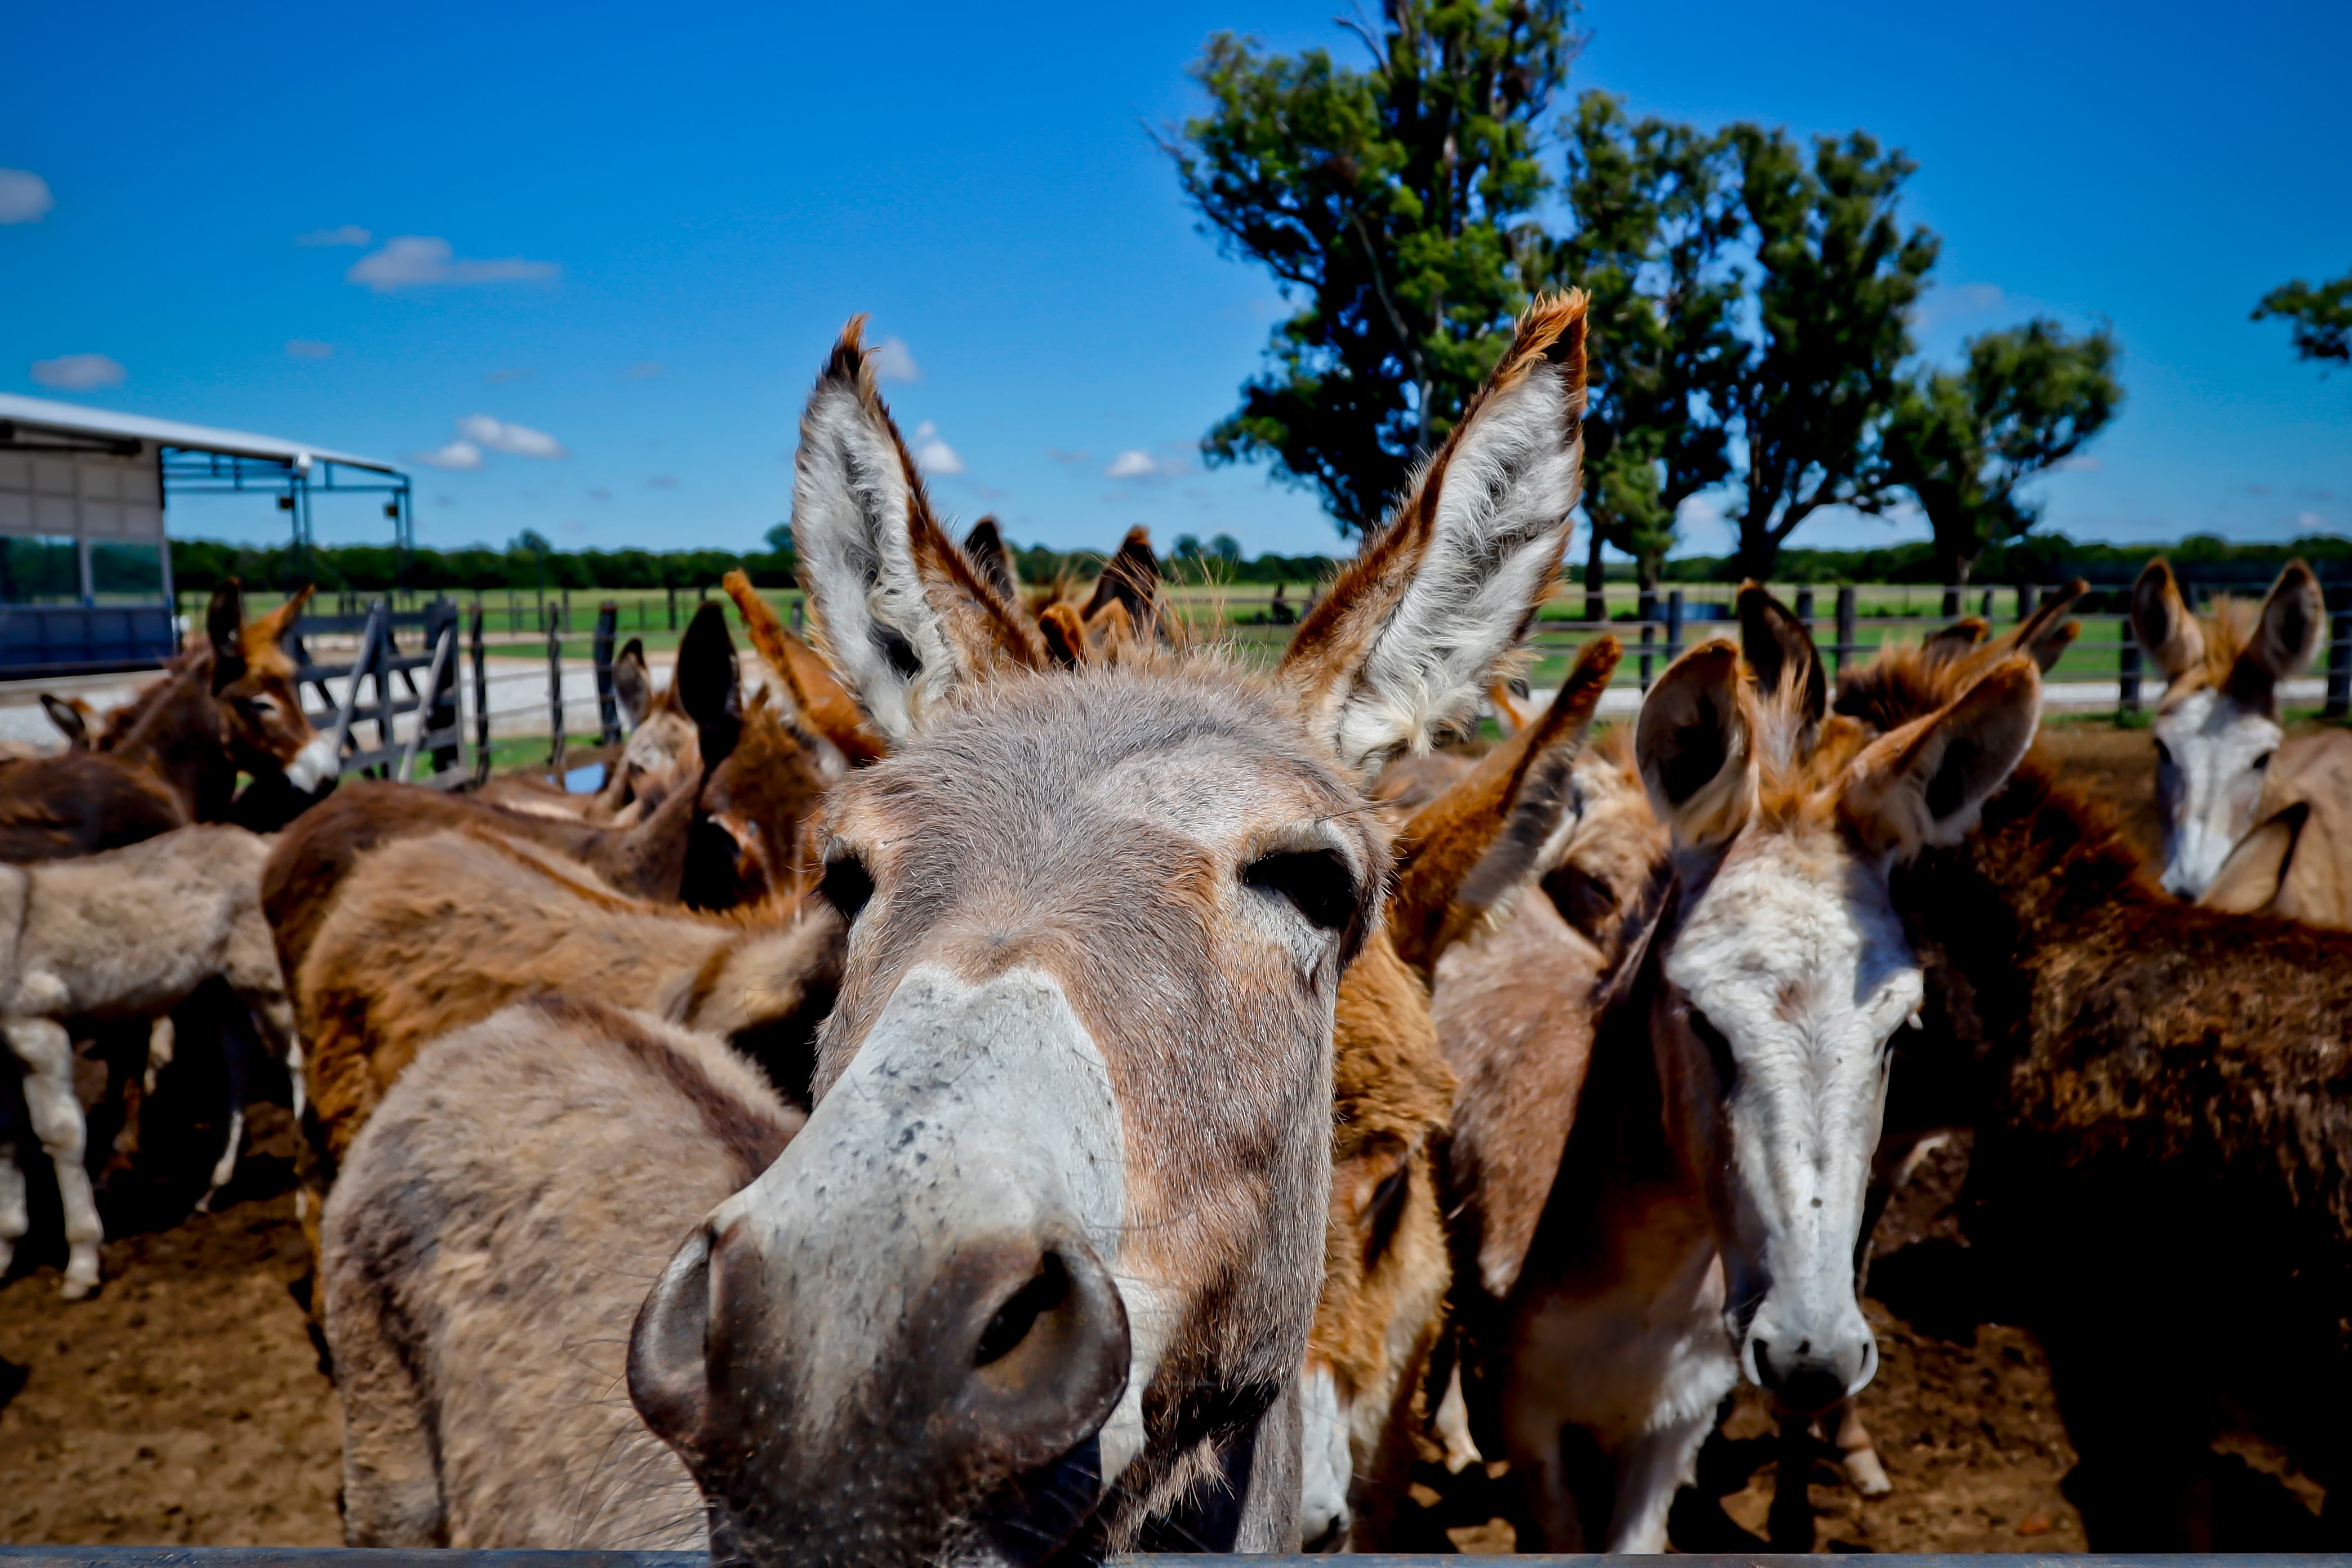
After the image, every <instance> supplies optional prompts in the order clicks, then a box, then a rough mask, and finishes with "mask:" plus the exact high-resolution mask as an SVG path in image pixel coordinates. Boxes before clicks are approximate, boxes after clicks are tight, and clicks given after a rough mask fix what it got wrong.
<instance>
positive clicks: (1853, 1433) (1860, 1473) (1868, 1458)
mask: <svg viewBox="0 0 2352 1568" xmlns="http://www.w3.org/2000/svg"><path fill="white" fill-rule="evenodd" d="M1822 1426H1824V1427H1826V1428H1828V1430H1829V1433H1830V1436H1831V1438H1832V1441H1834V1442H1835V1443H1836V1444H1837V1451H1838V1468H1840V1469H1842V1470H1843V1471H1844V1472H1845V1479H1847V1480H1848V1481H1849V1482H1851V1483H1852V1484H1853V1489H1854V1490H1856V1491H1858V1492H1860V1493H1861V1494H1862V1495H1863V1496H1864V1497H1885V1495H1886V1494H1887V1493H1889V1492H1891V1491H1893V1490H1894V1489H1895V1483H1894V1482H1893V1481H1891V1480H1888V1479H1886V1467H1885V1466H1884V1465H1882V1464H1880V1463H1879V1462H1878V1448H1877V1446H1876V1445H1875V1444H1874V1443H1873V1442H1872V1441H1871V1437H1870V1428H1868V1427H1867V1426H1864V1425H1863V1424H1862V1406H1861V1405H1859V1404H1857V1403H1856V1402H1855V1401H1854V1400H1853V1399H1851V1398H1849V1399H1843V1400H1840V1401H1839V1402H1838V1405H1837V1407H1836V1408H1835V1409H1834V1410H1832V1411H1831V1412H1830V1414H1829V1415H1825V1416H1823V1417H1822Z"/></svg>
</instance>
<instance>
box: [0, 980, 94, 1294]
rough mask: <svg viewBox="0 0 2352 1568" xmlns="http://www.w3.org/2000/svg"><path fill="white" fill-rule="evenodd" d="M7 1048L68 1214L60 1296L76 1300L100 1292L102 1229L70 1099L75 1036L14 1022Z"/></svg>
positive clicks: (51, 1026) (77, 1108) (32, 1021)
mask: <svg viewBox="0 0 2352 1568" xmlns="http://www.w3.org/2000/svg"><path fill="white" fill-rule="evenodd" d="M5 1031H6V1033H7V1037H8V1048H9V1049H10V1050H12V1051H14V1052H15V1053H16V1059H17V1060H18V1061H20V1062H22V1063H23V1064H24V1065H25V1109H26V1111H28V1112H30V1114H31V1116H32V1121H33V1133H34V1136H36V1137H37V1138H38V1139H40V1141H41V1148H42V1149H43V1150H44V1151H45V1152H47V1154H48V1156H49V1163H50V1164H52V1165H54V1166H55V1167H57V1173H58V1203H59V1205H61V1206H62V1207H63V1208H64V1209H65V1215H66V1277H65V1284H64V1286H63V1289H62V1294H63V1295H64V1296H65V1299H66V1300H68V1301H79V1300H81V1299H82V1298H83V1297H85V1296H87V1295H89V1293H90V1292H91V1291H92V1290H95V1289H98V1244H99V1243H100V1241H102V1240H104V1239H105V1235H106V1233H105V1230H104V1228H103V1227H102V1226H100V1223H99V1218H98V1198H97V1195H96V1194H94V1193H92V1191H91V1190H90V1184H89V1168H88V1167H87V1166H85V1165H84V1164H83V1163H82V1149H83V1145H84V1144H85V1142H87V1137H88V1134H87V1131H86V1130H85V1129H84V1127H83V1125H82V1117H81V1101H80V1100H79V1099H77V1098H76V1097H75V1095H74V1087H73V1037H72V1036H70V1035H68V1034H67V1033H66V1029H65V1026H64V1025H62V1024H60V1023H58V1021H57V1020H55V1019H54V1018H12V1019H10V1020H9V1021H8V1022H7V1024H6V1025H5Z"/></svg>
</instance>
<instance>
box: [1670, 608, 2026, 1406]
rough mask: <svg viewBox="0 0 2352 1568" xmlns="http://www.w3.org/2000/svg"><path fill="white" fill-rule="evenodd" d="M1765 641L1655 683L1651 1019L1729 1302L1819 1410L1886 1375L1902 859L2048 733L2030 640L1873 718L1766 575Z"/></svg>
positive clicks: (1942, 831)
mask: <svg viewBox="0 0 2352 1568" xmlns="http://www.w3.org/2000/svg"><path fill="white" fill-rule="evenodd" d="M1741 600H1742V605H1741V608H1742V610H1743V616H1742V619H1743V621H1745V622H1747V623H1748V625H1747V627H1746V629H1747V631H1748V649H1749V653H1750V657H1749V658H1748V660H1747V661H1745V667H1743V660H1742V658H1741V657H1740V649H1739V648H1738V647H1735V646H1734V645H1733V644H1732V643H1730V642H1728V641H1714V642H1709V643H1706V644H1704V645H1702V646H1700V647H1697V648H1695V649H1693V650H1692V651H1691V652H1690V653H1688V654H1686V655H1685V656H1684V657H1683V658H1681V659H1679V660H1678V661H1676V663H1675V665H1674V667H1673V668H1670V669H1669V670H1668V671H1667V672H1666V673H1665V675H1664V677H1663V678H1662V679H1660V680H1659V682H1658V684H1657V686H1656V687H1655V688H1654V689H1653V690H1652V691H1651V692H1650V694H1649V697H1648V700H1646V701H1645V702H1644V703H1643V707H1642V714H1641V718H1640V721H1639V722H1638V725H1637V727H1636V730H1635V735H1634V750H1635V754H1636V756H1637V758H1638V760H1639V763H1640V766H1641V771H1642V777H1643V782H1644V784H1646V785H1647V786H1648V790H1649V794H1650V796H1651V800H1652V802H1653V804H1654V807H1655V809H1656V810H1657V812H1658V813H1659V816H1660V817H1661V818H1662V819H1663V820H1664V822H1665V823H1666V824H1667V826H1669V828H1670V829H1671V830H1672V833H1673V836H1674V846H1675V848H1674V858H1675V871H1676V876H1677V879H1678V882H1679V889H1678V899H1679V904H1678V908H1677V909H1676V910H1675V914H1674V915H1673V916H1672V917H1671V918H1670V920H1669V921H1668V923H1667V924H1666V925H1665V926H1664V928H1662V930H1661V931H1660V933H1659V936H1658V938H1657V941H1658V942H1659V943H1660V944H1661V951H1660V954H1659V956H1658V959H1657V968H1656V971H1655V973H1656V977H1657V980H1658V984H1657V985H1656V988H1655V993H1654V1004H1653V1005H1654V1015H1653V1018H1652V1026H1651V1027H1652V1038H1653V1041H1654V1047H1655V1049H1656V1053H1657V1058H1658V1074H1659V1081H1660V1084H1661V1086H1662V1088H1663V1090H1664V1099H1665V1115H1666V1124H1667V1130H1668V1134H1669V1139H1670V1142H1673V1143H1675V1146H1676V1147H1677V1148H1678V1149H1679V1151H1680V1152H1681V1154H1682V1157H1683V1159H1684V1161H1685V1164H1686V1167H1687V1169H1688V1170H1689V1172H1690V1173H1691V1175H1692V1178H1693V1179H1694V1180H1695V1181H1697V1182H1699V1183H1702V1184H1704V1185H1705V1186H1706V1190H1707V1192H1708V1194H1709V1197H1710V1203H1711V1205H1712V1207H1713V1210H1714V1213H1715V1220H1716V1229H1717V1242H1718V1245H1719V1247H1720V1248H1721V1250H1722V1255H1723V1259H1724V1268H1725V1274H1726V1283H1727V1305H1726V1322H1727V1327H1728V1328H1729V1330H1730V1331H1731V1334H1732V1339H1733V1342H1735V1343H1736V1344H1737V1345H1738V1347H1739V1354H1740V1360H1741V1364H1742V1366H1743V1368H1744V1369H1745V1370H1746V1372H1747V1373H1748V1376H1749V1377H1750V1378H1751V1379H1753V1380H1754V1381H1755V1382H1756V1383H1758V1384H1761V1385H1762V1386H1763V1387H1765V1388H1767V1389H1769V1390H1771V1391H1772V1392H1773V1393H1774V1394H1778V1395H1779V1396H1780V1398H1781V1399H1782V1400H1783V1401H1784V1402H1786V1403H1787V1404H1788V1405H1790V1406H1791V1407H1793V1408H1795V1409H1798V1410H1801V1411H1806V1412H1811V1411H1816V1410H1820V1409H1822V1408H1825V1407H1826V1406H1828V1405H1830V1404H1831V1403H1832V1402H1833V1401H1835V1400H1837V1399H1838V1398H1840V1397H1842V1396H1843V1395H1845V1394H1851V1393H1853V1391H1855V1390H1857V1389H1859V1388H1861V1387H1862V1386H1863V1385H1864V1384H1866V1383H1867V1382H1869V1381H1870V1378H1871V1376H1872V1374H1873V1373H1874V1372H1875V1371H1876V1370H1877V1346H1876V1344H1875V1343H1874V1341H1873V1339H1872V1337H1871V1333H1870V1329H1869V1326H1868V1324H1867V1323H1865V1322H1864V1319H1863V1316H1862V1310H1861V1308H1860V1307H1859V1305H1858V1304H1857V1303H1856V1301H1855V1300H1854V1248H1855V1245H1856V1243H1857V1241H1858V1239H1859V1237H1860V1234H1861V1226H1862V1218H1863V1205H1864V1195H1865V1189H1866V1187H1867V1184H1868V1181H1869V1175H1870V1160H1871V1154H1872V1152H1873V1151H1874V1148H1875V1147H1876V1145H1877V1142H1878V1132H1879V1124H1880V1118H1881V1114H1882V1112H1883V1110H1884V1107H1885V1093H1886V1079H1887V1068H1888V1062H1889V1049H1888V1047H1889V1042H1890V1039H1891V1037H1892V1036H1893V1035H1894V1032H1895V1030H1896V1029H1897V1028H1899V1027H1901V1026H1903V1025H1904V1024H1905V1023H1906V1021H1908V1020H1910V1019H1911V1018H1912V1017H1913V1016H1914V1014H1915V1013H1916V1010H1917V1008H1918V1005H1919V1002H1920V997H1921V977H1920V973H1919V969H1918V966H1917V963H1916V961H1915V959H1914V957H1913V954H1912V952H1911V948H1910V946H1909V943H1908V942H1907V941H1906V937H1905V935H1904V930H1903V924H1902V921H1900V919H1899V918H1898V917H1897V915H1896V911H1895V906H1894V903H1893V901H1892V900H1891V899H1890V897H1889V895H1888V891H1887V882H1886V877H1887V872H1888V870H1889V868H1891V867H1892V866H1893V865H1894V864H1895V862H1896V861H1898V860H1900V859H1904V858H1908V857H1909V856H1911V855H1913V854H1916V852H1917V851H1918V850H1919V849H1921V848H1922V847H1926V846H1928V845H1934V844H1948V843H1952V842H1955V841H1957V840H1958V837H1960V836H1961V835H1962V834H1964V833H1965V832H1966V831H1967V830H1968V829H1969V827H1970V826H1972V825H1973V824H1974V822H1975V819H1976V814H1977V810H1978V808H1979V805H1981V804H1982V803H1983V802H1984V800H1985V799H1986V798H1987V797H1988V796H1989V795H1990V794H1991V793H1992V792H1993V791H1994V790H1995V789H1996V788H1998V787H1999V785H2000V784H2001V782H2002V781H2003V780H2004V779H2006V778H2007V776H2008V774H2009V772H2010V770H2011V768H2013V767H2014V766H2015V765H2016V763H2017V762H2018V759H2019V758H2020V757H2021V756H2022V755H2023V754H2024V752H2025V749H2026V747H2027V745H2028V744H2030V743H2031V742H2032V737H2033V730H2034V724H2035V721H2036V719H2037V717H2038V711H2039V703H2040V684H2039V676H2038V673H2037V671H2036V670H2035V668H2034V665H2033V661H2032V659H2031V658H2026V657H2023V656H2014V657H2012V658H2009V659H2008V660H2006V661H2005V662H2002V663H2000V664H1999V665H1997V666H1995V667H1994V668H1993V669H1992V670H1991V672H1990V674H1987V675H1985V676H1983V677H1982V678H1981V679H1978V680H1977V681H1976V682H1975V683H1974V684H1973V685H1972V686H1971V687H1970V688H1969V689H1968V690H1967V691H1966V692H1964V693H1963V694H1962V695H1961V696H1960V697H1959V698H1958V700H1956V701H1953V702H1952V703H1950V704H1949V705H1948V707H1945V708H1942V709H1940V710H1937V711H1935V712H1934V713H1932V714H1931V715H1930V716H1929V717H1927V718H1925V719H1922V720H1919V721H1916V722H1914V723H1911V724H1908V725H1906V726H1904V727H1903V728H1901V729H1898V730H1896V731H1894V732H1893V733H1891V734H1887V735H1885V736H1883V737H1879V738H1876V739H1873V738H1872V731H1870V730H1869V729H1868V728H1867V727H1866V726H1865V725H1864V724H1862V723H1861V722H1859V721H1854V720H1852V719H1849V718H1845V717H1843V716H1838V717H1827V716H1825V714H1824V711H1823V708H1824V701H1823V699H1824V696H1825V693H1826V682H1825V681H1824V680H1823V679H1822V676H1821V670H1820V664H1819V659H1818V657H1817V656H1816V655H1815V654H1814V652H1813V649H1812V646H1811V639H1810V637H1807V636H1806V634H1805V632H1804V628H1803V627H1802V626H1801V624H1800V623H1799V622H1797V620H1796V619H1795V618H1794V617H1793V616H1790V615H1789V614H1788V613H1787V612H1786V611H1784V610H1781V609H1780V606H1778V605H1775V604H1773V603H1771V602H1770V600H1769V598H1768V597H1767V596H1766V595H1764V594H1763V592H1762V590H1761V589H1759V588H1756V587H1755V586H1754V585H1752V584H1751V585H1750V586H1749V587H1748V588H1747V589H1744V590H1743V591H1742V594H1741Z"/></svg>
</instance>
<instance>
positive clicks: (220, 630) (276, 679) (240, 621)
mask: <svg viewBox="0 0 2352 1568" xmlns="http://www.w3.org/2000/svg"><path fill="white" fill-rule="evenodd" d="M310 591H311V590H310V584H307V583H306V584H303V585H302V586H301V588H300V589H299V590H298V591H297V592H296V593H295V595H294V596H293V597H291V598H289V599H288V600H287V601H286V602H285V603H284V604H282V605H278V608H276V609H274V610H272V611H270V612H269V613H268V615H266V616H261V617H260V618H258V619H257V620H255V621H252V622H250V623H248V622H247V620H246V619H245V594H244V590H243V589H242V588H241V587H240V586H239V585H238V584H237V581H236V578H234V577H232V578H230V579H228V580H227V581H226V582H225V583H223V584H221V585H220V586H219V587H218V588H216V589H215V590H214V591H213V599H212V604H211V605H210V607H209V608H208V609H207V610H206V612H205V633H206V635H207V636H208V637H209V638H210V639H211V642H212V656H213V657H212V689H213V697H214V699H215V700H216V701H217V702H218V703H219V704H220V711H221V721H222V724H223V726H224V727H225V730H226V735H227V739H228V749H229V755H230V756H231V757H232V758H233V759H234V760H235V761H236V765H237V766H238V767H239V768H241V769H243V770H244V771H245V772H247V773H251V774H253V775H254V776H255V777H257V778H260V777H265V776H267V775H268V774H271V773H284V774H285V775H286V782H287V783H288V784H291V785H293V786H294V788H295V789H296V790H298V791H299V792H301V793H302V794H305V795H308V794H309V793H310V792H311V791H312V790H315V789H317V788H318V787H319V786H320V784H325V783H326V782H327V781H328V780H329V779H331V778H333V777H334V776H335V774H336V773H337V771H338V769H339V768H340V766H341V757H339V756H338V755H337V754H336V750H335V745H334V741H333V739H332V737H331V736H327V735H321V734H320V733H319V732H318V731H316V730H313V729H312V728H311V727H310V720H309V719H308V718H307V717H305V716H304V714H303V712H302V698H301V694H300V692H299V690H297V689H296V688H295V684H294V676H295V668H296V667H295V664H294V660H293V658H291V657H290V656H289V655H288V653H287V652H286V649H285V648H284V647H282V646H281V641H282V639H283V638H284V637H285V636H286V633H287V631H288V629H289V628H290V627H291V626H293V625H294V623H295V621H296V620H297V619H299V617H300V616H301V614H302V606H303V605H307V604H309V603H310Z"/></svg>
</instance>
